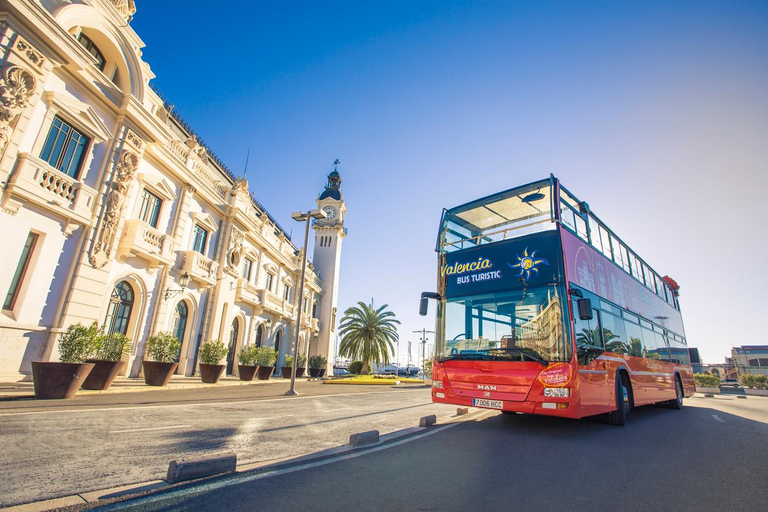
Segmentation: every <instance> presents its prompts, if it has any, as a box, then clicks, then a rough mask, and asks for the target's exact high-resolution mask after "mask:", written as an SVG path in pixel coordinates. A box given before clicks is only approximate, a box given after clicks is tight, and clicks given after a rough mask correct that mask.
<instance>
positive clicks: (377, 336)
mask: <svg viewBox="0 0 768 512" xmlns="http://www.w3.org/2000/svg"><path fill="white" fill-rule="evenodd" d="M357 306H358V307H350V308H348V309H347V310H346V311H345V312H344V318H342V319H341V325H339V336H341V344H340V345H339V354H340V355H341V356H342V357H348V358H349V359H359V360H361V361H362V362H363V369H362V371H361V373H362V374H363V375H366V374H368V373H370V365H371V363H372V362H373V363H376V364H382V363H384V364H389V357H390V355H391V353H392V352H394V350H395V347H394V342H395V341H397V339H398V334H397V327H396V324H400V320H397V319H395V314H394V313H393V312H391V311H385V310H386V309H387V307H388V305H387V304H384V305H383V306H381V307H380V308H379V309H374V308H373V304H371V305H370V306H368V305H367V304H365V303H363V302H358V303H357Z"/></svg>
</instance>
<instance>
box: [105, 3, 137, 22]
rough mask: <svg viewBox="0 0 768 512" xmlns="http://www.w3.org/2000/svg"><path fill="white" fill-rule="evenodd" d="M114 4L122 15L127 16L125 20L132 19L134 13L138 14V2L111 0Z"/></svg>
mask: <svg viewBox="0 0 768 512" xmlns="http://www.w3.org/2000/svg"><path fill="white" fill-rule="evenodd" d="M110 1H111V2H112V5H114V6H115V8H116V9H117V10H118V11H120V15H121V16H122V17H123V18H125V21H130V19H131V18H133V15H134V14H136V4H134V2H133V0H110Z"/></svg>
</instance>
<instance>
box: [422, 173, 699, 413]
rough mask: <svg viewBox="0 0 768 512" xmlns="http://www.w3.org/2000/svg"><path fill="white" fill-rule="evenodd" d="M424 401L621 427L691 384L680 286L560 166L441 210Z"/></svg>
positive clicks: (674, 399) (679, 402)
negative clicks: (428, 393)
mask: <svg viewBox="0 0 768 512" xmlns="http://www.w3.org/2000/svg"><path fill="white" fill-rule="evenodd" d="M436 250H437V253H438V279H437V286H438V289H437V292H424V293H423V294H422V297H421V305H420V313H421V314H422V315H426V313H427V308H428V299H435V300H436V301H437V315H436V316H437V322H436V323H437V327H436V329H435V331H436V340H435V344H436V346H435V360H434V366H433V369H432V400H433V401H434V402H437V403H447V404H455V405H461V406H474V407H483V408H489V409H498V410H500V411H501V412H503V413H506V414H514V413H526V414H544V415H550V416H560V417H564V418H583V417H585V416H592V415H596V414H606V413H607V415H608V419H609V422H610V423H612V424H615V425H624V423H625V421H626V417H627V414H628V413H629V412H630V411H631V410H632V408H633V407H637V406H641V405H647V404H661V403H663V404H666V405H668V406H669V407H671V408H674V409H680V408H681V407H682V406H683V398H684V397H689V396H691V395H692V394H693V392H694V383H693V371H692V369H691V363H690V359H689V355H688V349H687V343H686V338H685V330H684V329H683V320H682V317H681V315H680V304H679V302H678V288H679V287H678V286H677V283H675V281H674V280H673V279H671V278H669V277H667V276H665V277H663V278H662V277H660V276H659V274H658V273H657V272H655V271H654V270H653V269H652V268H651V267H650V266H649V265H648V264H647V263H646V262H645V261H644V260H643V259H642V258H640V257H639V256H638V255H637V253H635V252H634V251H632V249H630V248H629V246H628V245H627V244H626V243H624V241H622V239H621V238H619V237H618V236H617V235H616V234H615V233H614V232H613V231H611V230H610V229H609V228H608V227H607V226H606V225H605V223H603V222H602V221H601V220H600V219H599V218H598V217H597V215H595V214H594V213H593V212H592V211H591V210H590V208H589V205H588V204H587V203H586V202H584V201H580V200H579V199H577V198H576V196H574V195H573V194H571V193H570V192H569V191H568V190H566V189H565V188H564V187H563V186H561V184H560V182H559V180H558V179H557V178H555V177H554V176H550V177H549V179H545V180H542V181H537V182H535V183H531V184H529V185H525V186H522V187H518V188H514V189H511V190H507V191H505V192H501V193H498V194H495V195H492V196H488V197H485V198H482V199H478V200H476V201H473V202H470V203H467V204H464V205H462V206H458V207H456V208H452V209H450V210H444V211H443V217H442V220H441V224H440V231H439V235H438V240H437V247H436Z"/></svg>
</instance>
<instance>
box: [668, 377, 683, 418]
mask: <svg viewBox="0 0 768 512" xmlns="http://www.w3.org/2000/svg"><path fill="white" fill-rule="evenodd" d="M684 397H685V395H684V394H683V383H682V382H681V381H680V377H679V376H677V375H676V376H675V398H674V399H672V400H670V401H669V402H667V405H668V406H669V407H670V408H671V409H678V410H679V409H682V408H683V398H684Z"/></svg>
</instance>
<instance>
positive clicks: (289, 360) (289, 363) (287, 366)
mask: <svg viewBox="0 0 768 512" xmlns="http://www.w3.org/2000/svg"><path fill="white" fill-rule="evenodd" d="M292 368H293V356H285V363H284V364H283V366H281V367H280V372H281V373H282V374H283V378H284V379H290V378H291V369H292ZM297 370H298V368H297Z"/></svg>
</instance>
